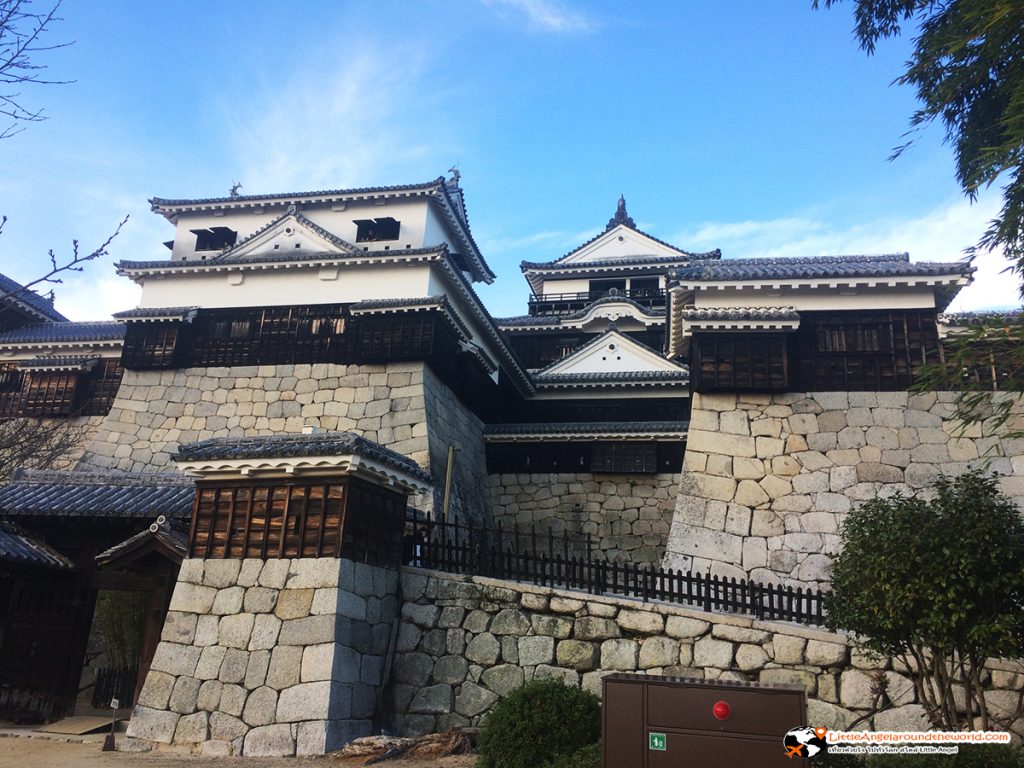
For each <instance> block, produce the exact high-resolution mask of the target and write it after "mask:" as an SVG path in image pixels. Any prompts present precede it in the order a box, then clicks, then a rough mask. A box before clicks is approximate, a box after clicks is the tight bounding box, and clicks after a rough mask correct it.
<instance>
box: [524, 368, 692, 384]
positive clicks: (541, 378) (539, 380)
mask: <svg viewBox="0 0 1024 768" xmlns="http://www.w3.org/2000/svg"><path fill="white" fill-rule="evenodd" d="M533 380H534V382H535V383H536V384H537V385H538V386H554V385H559V384H591V383H592V384H609V385H611V384H638V383H642V382H657V383H659V384H661V383H671V382H680V383H686V382H688V381H689V380H690V374H689V371H686V370H680V371H615V372H601V373H538V374H536V375H534V377H533Z"/></svg>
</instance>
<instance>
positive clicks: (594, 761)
mask: <svg viewBox="0 0 1024 768" xmlns="http://www.w3.org/2000/svg"><path fill="white" fill-rule="evenodd" d="M544 768H601V742H600V741H595V742H594V743H593V744H588V745H587V746H585V747H582V748H581V749H577V750H576V751H575V752H573V753H572V754H571V755H565V756H564V757H560V758H558V759H557V760H554V761H553V762H550V763H547V764H546V765H545V766H544Z"/></svg>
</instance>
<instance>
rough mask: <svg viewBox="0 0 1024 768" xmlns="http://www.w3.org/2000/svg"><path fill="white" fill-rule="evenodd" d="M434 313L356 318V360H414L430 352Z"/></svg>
mask: <svg viewBox="0 0 1024 768" xmlns="http://www.w3.org/2000/svg"><path fill="white" fill-rule="evenodd" d="M434 319H435V314H434V313H433V312H415V313H408V314H403V315H397V316H395V315H369V316H364V317H360V318H359V326H358V327H359V347H358V356H359V359H360V360H362V361H365V362H377V361H391V360H417V359H423V358H425V357H428V356H429V355H430V354H431V353H432V352H433V340H434Z"/></svg>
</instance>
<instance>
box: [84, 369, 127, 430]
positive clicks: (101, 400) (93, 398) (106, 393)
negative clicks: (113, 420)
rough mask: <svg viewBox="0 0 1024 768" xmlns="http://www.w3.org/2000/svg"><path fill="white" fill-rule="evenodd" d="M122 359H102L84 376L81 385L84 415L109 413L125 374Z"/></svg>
mask: <svg viewBox="0 0 1024 768" xmlns="http://www.w3.org/2000/svg"><path fill="white" fill-rule="evenodd" d="M123 373H124V372H123V370H122V368H121V361H120V360H116V359H106V360H100V361H99V362H98V363H97V364H96V366H95V367H94V368H93V369H92V370H91V371H90V372H89V373H88V374H87V375H86V376H84V377H83V382H82V385H81V390H82V391H81V403H82V405H81V409H80V414H81V415H82V416H103V415H106V414H107V413H109V411H110V406H111V405H112V404H113V402H114V398H115V397H117V390H118V388H119V387H120V386H121V377H122V375H123Z"/></svg>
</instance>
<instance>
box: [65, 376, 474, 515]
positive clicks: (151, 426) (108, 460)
mask: <svg viewBox="0 0 1024 768" xmlns="http://www.w3.org/2000/svg"><path fill="white" fill-rule="evenodd" d="M310 425H312V426H315V427H317V428H319V429H323V430H326V431H352V432H356V433H357V434H360V435H362V436H363V437H365V438H366V439H367V440H372V441H373V442H376V443H380V444H381V445H383V446H385V447H386V448H390V449H391V450H393V451H396V452H398V453H401V454H403V455H404V456H408V457H409V458H411V459H412V460H413V461H415V462H417V463H418V464H419V465H420V466H422V467H426V468H429V469H430V470H431V471H432V472H433V473H434V474H435V475H436V476H438V477H444V473H445V465H446V462H447V456H448V446H449V445H455V446H457V447H458V448H459V449H460V451H459V453H458V457H457V460H456V463H455V478H454V483H453V490H454V503H453V506H452V509H453V511H454V512H455V513H457V514H459V516H460V518H463V519H464V516H465V515H476V516H480V515H482V514H483V511H484V510H485V500H484V493H483V489H484V486H485V478H486V468H485V464H484V448H483V425H482V424H481V422H480V420H479V419H477V418H476V416H474V415H473V414H472V413H471V412H470V411H469V410H468V409H466V408H465V406H463V405H462V403H461V402H459V400H458V398H457V397H456V396H455V395H454V394H453V393H452V391H451V390H450V389H449V388H448V387H447V386H446V385H445V384H444V383H443V382H442V381H441V380H440V379H438V378H437V376H436V375H435V374H434V373H433V372H432V371H431V370H430V369H429V368H428V367H427V366H425V365H424V364H423V363H418V362H410V363H388V364H386V365H337V364H328V363H317V364H312V365H308V364H301V365H260V366H234V367H231V368H226V367H211V368H185V369H180V370H165V371H125V373H124V378H123V380H122V382H121V386H120V388H119V389H118V391H117V397H116V399H115V400H114V403H113V405H112V407H111V409H110V412H109V413H108V414H107V416H106V417H105V418H103V420H102V424H99V425H98V426H94V427H93V430H94V432H95V437H94V438H93V439H92V440H91V441H90V442H89V444H88V449H87V450H86V452H85V455H84V456H83V457H82V459H81V462H80V466H81V467H82V468H94V469H118V470H123V471H139V472H151V471H154V470H157V471H159V470H165V469H166V470H167V471H173V462H172V461H171V455H172V454H173V453H174V452H175V451H176V450H177V447H178V446H179V445H181V444H184V443H192V442H196V441H199V440H206V439H208V438H211V437H244V436H251V435H278V434H283V433H291V434H299V433H301V432H302V430H303V427H306V426H310ZM435 485H436V487H435V491H434V497H429V496H423V497H414V498H413V500H412V503H413V505H414V506H416V507H418V508H421V509H425V510H429V509H432V508H434V507H438V508H439V507H440V504H441V498H440V497H441V496H442V495H443V493H444V488H443V483H436V484H435Z"/></svg>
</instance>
